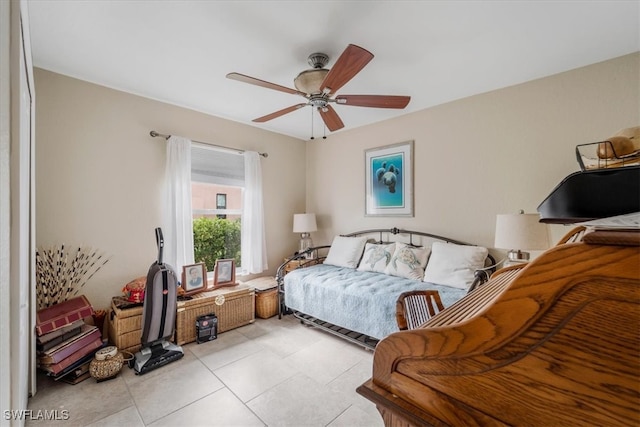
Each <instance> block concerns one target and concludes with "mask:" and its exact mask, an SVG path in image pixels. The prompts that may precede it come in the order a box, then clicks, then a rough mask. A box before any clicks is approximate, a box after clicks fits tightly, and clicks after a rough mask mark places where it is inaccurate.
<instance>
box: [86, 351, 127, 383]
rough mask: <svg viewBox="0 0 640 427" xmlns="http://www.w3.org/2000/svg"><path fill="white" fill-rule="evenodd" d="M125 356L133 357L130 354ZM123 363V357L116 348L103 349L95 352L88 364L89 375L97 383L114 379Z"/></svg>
mask: <svg viewBox="0 0 640 427" xmlns="http://www.w3.org/2000/svg"><path fill="white" fill-rule="evenodd" d="M127 353H128V352H127ZM127 356H128V357H129V358H130V357H133V356H132V355H131V354H130V353H128V354H127ZM124 361H125V357H124V355H123V354H122V352H119V351H118V349H117V348H116V347H105V348H103V349H101V350H98V351H97V352H96V354H95V358H94V359H93V360H92V361H91V363H90V364H89V375H91V376H92V377H93V378H95V379H96V380H97V381H98V382H100V381H104V380H109V379H111V378H115V377H116V376H117V375H118V374H119V373H120V371H121V370H122V366H123V365H124Z"/></svg>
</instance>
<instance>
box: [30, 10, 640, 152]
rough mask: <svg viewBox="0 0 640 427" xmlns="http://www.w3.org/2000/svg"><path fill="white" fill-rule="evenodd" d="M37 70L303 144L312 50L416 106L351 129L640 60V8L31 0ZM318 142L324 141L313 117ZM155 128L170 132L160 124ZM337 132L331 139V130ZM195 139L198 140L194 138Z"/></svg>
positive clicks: (356, 87)
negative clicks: (350, 51)
mask: <svg viewBox="0 0 640 427" xmlns="http://www.w3.org/2000/svg"><path fill="white" fill-rule="evenodd" d="M28 5H29V20H30V33H31V43H32V52H33V63H34V65H35V66H36V67H40V68H44V69H47V70H51V71H54V72H57V73H61V74H65V75H69V76H72V77H76V78H79V79H82V80H86V81H90V82H94V83H97V84H100V85H104V86H108V87H111V88H115V89H119V90H122V91H126V92H130V93H134V94H137V95H141V96H144V97H148V98H153V99H157V100H160V101H163V102H167V103H171V104H175V105H179V106H182V107H187V108H190V109H193V110H197V111H201V112H204V113H208V114H211V115H214V116H219V117H223V118H227V119H231V120H234V121H238V122H242V123H246V124H251V125H253V126H258V127H260V128H263V129H268V130H271V131H274V132H278V133H282V134H285V135H290V136H294V137H297V138H300V139H305V140H306V139H308V138H309V136H310V134H311V114H312V113H311V111H312V109H311V108H310V107H307V108H303V109H300V110H297V111H294V112H292V113H290V114H287V115H285V116H282V117H279V118H277V119H274V120H272V121H269V122H267V123H264V124H256V123H252V122H251V120H252V119H254V118H256V117H260V116H263V115H266V114H269V113H272V112H274V111H277V110H280V109H283V108H285V107H288V106H291V105H294V104H298V103H300V102H304V99H303V98H301V97H299V96H296V95H290V94H287V93H282V92H278V91H274V90H270V89H265V88H262V87H258V86H254V85H249V84H246V83H241V82H238V81H234V80H229V79H227V78H225V75H226V74H227V73H229V72H231V71H235V72H239V73H242V74H247V75H250V76H252V77H257V78H259V79H262V80H267V81H269V82H272V83H276V84H279V85H282V86H287V87H291V88H293V87H294V86H293V79H294V77H295V76H296V75H297V74H298V73H299V72H300V71H302V70H304V69H307V68H309V66H308V64H307V56H308V55H309V54H310V53H312V52H318V51H320V52H324V53H326V54H328V55H329V57H330V59H329V64H328V67H329V68H331V66H333V63H334V62H335V60H336V59H337V57H338V56H339V55H340V53H342V51H343V50H344V49H345V48H346V47H347V45H348V44H349V43H352V44H356V45H359V46H361V47H364V48H365V49H367V50H369V51H370V52H372V53H373V54H374V55H375V58H374V59H373V60H372V61H371V62H370V63H369V64H368V65H367V66H366V67H365V68H364V69H363V70H362V71H361V72H360V73H359V74H358V75H356V76H355V77H354V78H353V79H352V80H351V81H350V82H349V83H347V84H346V85H345V86H344V87H343V88H342V89H340V90H339V91H338V94H342V95H345V94H349V95H352V94H381V95H410V96H411V102H410V103H409V105H408V107H407V108H406V109H404V110H384V109H376V108H363V107H352V106H344V105H335V104H334V106H335V109H336V111H337V112H338V114H339V115H340V117H341V118H342V120H343V122H344V124H345V129H351V128H354V127H358V126H363V125H366V124H369V123H373V122H378V121H381V120H385V119H389V118H392V117H396V116H399V115H402V114H407V113H409V112H413V111H418V110H422V109H425V108H428V107H431V106H434V105H438V104H442V103H445V102H448V101H452V100H455V99H460V98H464V97H467V96H470V95H474V94H478V93H483V92H487V91H490V90H494V89H498V88H501V87H506V86H510V85H514V84H518V83H522V82H525V81H529V80H533V79H537V78H540V77H544V76H548V75H551V74H556V73H559V72H562V71H567V70H570V69H573V68H577V67H581V66H584V65H588V64H592V63H595V62H600V61H604V60H607V59H611V58H614V57H617V56H621V55H625V54H628V53H632V52H636V51H640V35H639V26H640V1H575V0H574V1H511V2H508V1H375V2H373V1H214V0H211V1H202V0H200V1H190V0H189V1H187V0H183V1H178V0H173V1H167V0H163V1H146V0H144V1H131V0H130V1H98V0H92V1H77V0H72V1H61V0H50V1H48V0H29V1H28ZM314 122H315V126H314V133H315V136H316V137H317V136H320V135H322V132H323V128H322V122H321V119H320V117H319V116H318V115H317V113H316V115H315V117H314ZM156 130H158V131H160V132H166V133H171V129H164V128H163V127H162V123H158V125H157V127H156ZM327 133H328V131H327ZM184 136H187V137H189V136H190V135H184Z"/></svg>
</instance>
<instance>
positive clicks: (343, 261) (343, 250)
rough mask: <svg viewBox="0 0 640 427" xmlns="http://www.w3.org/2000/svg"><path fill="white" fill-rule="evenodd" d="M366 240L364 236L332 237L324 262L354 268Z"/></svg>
mask: <svg viewBox="0 0 640 427" xmlns="http://www.w3.org/2000/svg"><path fill="white" fill-rule="evenodd" d="M366 242H367V238H366V237H344V236H336V237H334V238H333V242H332V243H331V247H330V248H329V253H328V254H327V258H326V259H325V260H324V263H325V264H329V265H335V266H336V267H349V268H356V267H357V266H358V263H359V262H360V258H361V257H362V251H363V249H364V245H365V243H366Z"/></svg>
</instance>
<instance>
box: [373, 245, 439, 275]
mask: <svg viewBox="0 0 640 427" xmlns="http://www.w3.org/2000/svg"><path fill="white" fill-rule="evenodd" d="M428 258H429V248H416V247H413V246H410V245H407V244H406V243H396V250H395V252H394V253H393V256H392V257H391V261H389V264H387V268H386V269H385V270H384V272H385V274H389V275H391V276H398V277H404V278H407V279H414V280H422V277H423V276H424V266H425V265H427V259H428Z"/></svg>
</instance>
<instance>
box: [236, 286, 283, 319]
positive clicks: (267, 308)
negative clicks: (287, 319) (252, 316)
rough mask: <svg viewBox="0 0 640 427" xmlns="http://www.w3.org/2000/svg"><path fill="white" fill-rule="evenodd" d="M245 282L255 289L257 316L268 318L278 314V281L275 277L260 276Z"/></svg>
mask: <svg viewBox="0 0 640 427" xmlns="http://www.w3.org/2000/svg"><path fill="white" fill-rule="evenodd" d="M243 284H244V285H247V286H249V287H251V288H254V289H255V292H256V317H259V318H261V319H268V318H269V317H273V316H275V315H276V314H278V290H277V287H278V282H277V281H276V278H275V277H268V276H267V277H258V278H256V279H252V280H249V281H248V282H244V283H243Z"/></svg>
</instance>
